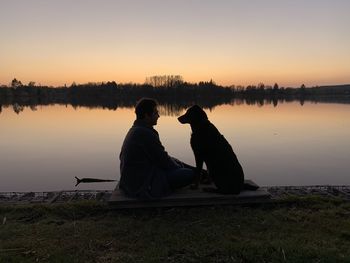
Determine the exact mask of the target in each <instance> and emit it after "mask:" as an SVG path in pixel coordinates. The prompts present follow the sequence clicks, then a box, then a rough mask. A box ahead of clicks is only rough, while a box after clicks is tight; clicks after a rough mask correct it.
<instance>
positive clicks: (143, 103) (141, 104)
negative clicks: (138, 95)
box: [135, 98, 158, 120]
mask: <svg viewBox="0 0 350 263" xmlns="http://www.w3.org/2000/svg"><path fill="white" fill-rule="evenodd" d="M157 104H158V103H157V101H156V100H154V99H150V98H142V99H140V100H139V101H138V102H137V103H136V107H135V113H136V118H137V119H139V120H142V119H143V118H145V114H146V113H147V114H149V115H151V114H152V113H153V110H154V108H155V107H157Z"/></svg>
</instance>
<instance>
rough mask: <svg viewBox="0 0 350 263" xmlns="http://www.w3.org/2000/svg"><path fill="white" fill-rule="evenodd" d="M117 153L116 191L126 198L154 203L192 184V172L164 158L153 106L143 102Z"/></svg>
mask: <svg viewBox="0 0 350 263" xmlns="http://www.w3.org/2000/svg"><path fill="white" fill-rule="evenodd" d="M135 113H136V120H135V121H134V124H133V126H132V127H131V128H130V130H129V132H128V133H127V135H126V137H125V139H124V143H123V146H122V149H121V152H120V156H119V158H120V182H119V188H120V189H121V190H122V191H123V192H124V193H125V194H126V195H127V196H130V197H135V198H139V199H157V198H161V197H164V196H166V195H169V194H170V193H171V192H172V191H173V190H175V189H177V188H181V187H184V186H187V185H189V184H191V183H192V181H193V177H194V171H193V170H192V169H190V168H185V167H184V165H185V164H182V163H181V162H180V161H178V160H176V159H175V158H173V157H171V156H169V155H168V153H167V152H166V151H165V149H164V147H163V145H162V143H161V142H160V139H159V135H158V132H157V131H156V130H155V129H154V128H153V126H155V125H157V121H158V118H159V113H158V109H157V102H156V101H155V100H153V99H149V98H143V99H141V100H140V101H138V103H137V105H136V107H135Z"/></svg>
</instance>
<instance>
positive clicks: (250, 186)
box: [243, 180, 259, 191]
mask: <svg viewBox="0 0 350 263" xmlns="http://www.w3.org/2000/svg"><path fill="white" fill-rule="evenodd" d="M258 188H259V186H258V185H257V184H255V183H253V182H251V181H248V180H246V181H244V184H243V190H250V191H256V190H258Z"/></svg>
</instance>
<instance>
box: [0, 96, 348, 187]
mask: <svg viewBox="0 0 350 263" xmlns="http://www.w3.org/2000/svg"><path fill="white" fill-rule="evenodd" d="M187 104H188V103H187V102H186V103H182V104H180V105H178V104H167V103H162V104H161V106H160V112H161V118H160V119H159V123H158V125H157V126H156V129H157V130H158V131H159V134H160V137H161V140H162V142H163V144H164V146H165V148H166V149H167V151H168V152H169V153H170V154H171V155H173V156H175V157H177V158H179V159H181V160H183V161H185V162H187V163H189V164H192V165H194V157H193V154H192V150H191V148H190V145H189V139H190V133H191V131H190V128H189V127H187V126H184V125H180V124H179V123H178V121H177V120H176V118H175V116H178V115H180V114H182V112H183V111H184V109H185V108H186V105H187ZM131 105H132V106H133V104H132V103H130V106H131ZM276 106H277V107H276ZM0 109H1V114H0V125H1V129H0V180H1V183H0V191H48V190H62V189H75V188H74V185H75V179H74V177H75V176H77V177H79V178H80V177H92V178H101V179H104V178H106V179H118V178H119V168H118V167H119V160H118V154H119V151H120V147H121V144H122V140H123V138H124V136H125V134H126V132H127V131H128V129H129V128H130V126H131V125H132V122H133V120H134V112H133V108H132V107H129V106H128V107H127V106H125V105H124V106H118V107H117V108H115V109H114V110H109V109H110V108H108V107H104V108H103V107H97V106H96V107H95V106H89V107H82V106H77V105H74V106H72V105H65V104H64V105H48V106H42V105H41V106H39V105H38V106H37V105H34V104H33V105H22V104H17V105H15V104H14V105H12V104H11V105H2V106H1V107H0ZM106 109H108V110H106ZM116 109H117V110H116ZM205 109H206V112H207V114H208V117H209V119H210V120H211V121H212V122H213V123H214V124H215V126H216V127H217V128H218V129H219V130H220V132H221V133H222V134H224V135H225V137H226V139H227V140H228V141H229V142H230V144H231V145H232V146H233V148H234V150H235V152H236V153H237V155H238V158H239V160H240V162H241V164H242V166H243V168H244V170H245V173H246V177H247V178H251V179H253V180H254V181H256V182H257V183H259V184H261V185H311V184H313V185H315V184H350V178H349V176H348V164H349V162H350V141H349V140H348V135H349V134H350V119H349V118H348V116H349V115H350V105H348V104H334V103H333V104H325V103H310V102H307V101H306V102H304V103H301V102H300V101H294V102H289V101H288V102H287V101H278V104H275V103H274V101H273V100H266V101H265V100H264V101H263V102H261V101H260V100H259V101H258V100H255V101H254V100H250V101H246V100H244V99H241V100H239V99H236V100H234V101H230V102H229V103H223V104H221V105H207V106H206V107H205ZM114 187H115V184H114V183H102V184H91V185H79V186H78V187H77V188H76V189H112V188H114Z"/></svg>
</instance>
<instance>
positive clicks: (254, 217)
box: [0, 197, 350, 262]
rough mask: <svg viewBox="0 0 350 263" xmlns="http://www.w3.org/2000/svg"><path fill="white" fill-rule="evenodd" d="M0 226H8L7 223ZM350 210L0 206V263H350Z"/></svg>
mask: <svg viewBox="0 0 350 263" xmlns="http://www.w3.org/2000/svg"><path fill="white" fill-rule="evenodd" d="M5 218H6V219H5ZM349 219H350V203H348V202H345V201H342V200H338V199H325V198H321V197H308V198H289V199H285V200H283V202H281V203H276V204H265V205H259V206H217V207H200V208H169V209H141V210H140V209H138V210H120V211H113V210H110V209H109V207H108V206H107V205H106V204H101V203H97V202H80V203H72V204H63V205H59V204H57V205H24V206H18V205H16V206H5V205H3V206H0V262H350V220H349Z"/></svg>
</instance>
